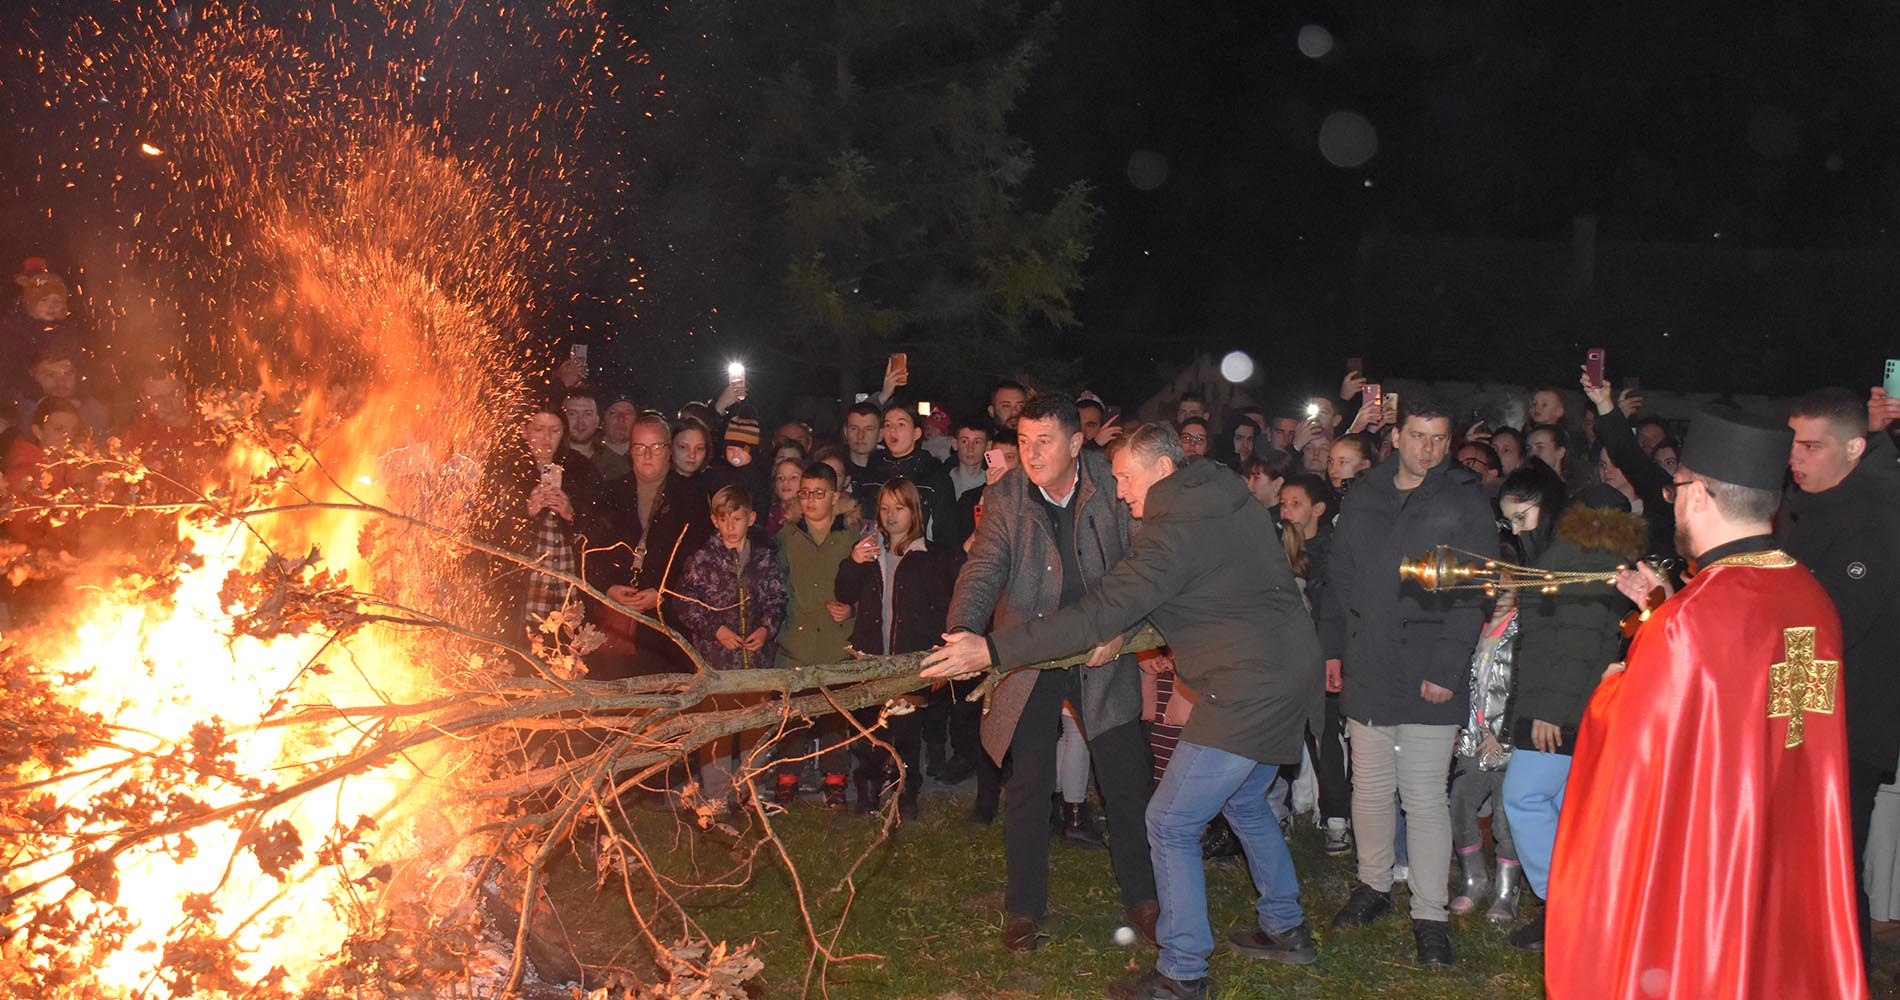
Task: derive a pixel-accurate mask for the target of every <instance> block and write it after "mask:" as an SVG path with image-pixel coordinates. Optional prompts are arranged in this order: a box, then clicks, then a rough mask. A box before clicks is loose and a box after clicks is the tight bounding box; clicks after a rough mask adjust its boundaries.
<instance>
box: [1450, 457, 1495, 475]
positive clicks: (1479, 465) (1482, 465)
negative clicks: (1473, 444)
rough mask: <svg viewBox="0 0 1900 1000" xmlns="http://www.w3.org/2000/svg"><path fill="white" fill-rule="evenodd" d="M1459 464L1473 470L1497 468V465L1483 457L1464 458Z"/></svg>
mask: <svg viewBox="0 0 1900 1000" xmlns="http://www.w3.org/2000/svg"><path fill="white" fill-rule="evenodd" d="M1458 464H1459V465H1462V466H1464V467H1465V468H1467V469H1470V470H1471V471H1473V472H1489V471H1490V470H1492V469H1495V468H1497V466H1495V465H1492V464H1491V463H1490V462H1487V461H1485V460H1484V459H1482V458H1462V459H1459V460H1458Z"/></svg>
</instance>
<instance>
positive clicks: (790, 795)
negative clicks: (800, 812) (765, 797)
mask: <svg viewBox="0 0 1900 1000" xmlns="http://www.w3.org/2000/svg"><path fill="white" fill-rule="evenodd" d="M772 801H774V802H776V803H778V804H779V805H781V806H787V807H789V806H790V805H791V804H792V803H794V802H797V801H798V774H797V772H794V771H780V772H779V774H778V784H777V785H776V786H775V787H773V789H772Z"/></svg>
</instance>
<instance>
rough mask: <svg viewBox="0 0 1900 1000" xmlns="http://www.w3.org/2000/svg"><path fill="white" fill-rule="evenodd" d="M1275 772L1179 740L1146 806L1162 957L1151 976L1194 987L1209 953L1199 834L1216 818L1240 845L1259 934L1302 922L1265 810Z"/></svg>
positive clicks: (1273, 823)
mask: <svg viewBox="0 0 1900 1000" xmlns="http://www.w3.org/2000/svg"><path fill="white" fill-rule="evenodd" d="M1278 771H1279V768H1277V767H1275V766H1274V765H1272V764H1262V763H1259V762H1258V761H1253V760H1249V759H1247V758H1245V757H1241V756H1238V755H1236V754H1231V753H1228V752H1227V751H1225V750H1216V749H1214V748H1213V747H1206V746H1201V745H1199V744H1196V743H1189V742H1187V741H1185V740H1183V741H1182V742H1181V743H1180V744H1179V745H1178V746H1176V747H1175V748H1174V757H1173V758H1172V759H1171V760H1169V761H1168V770H1167V773H1166V774H1164V775H1162V777H1161V785H1160V787H1158V788H1156V789H1155V792H1154V796H1153V798H1151V799H1149V801H1148V846H1149V849H1150V851H1151V853H1152V855H1153V859H1154V870H1155V891H1156V895H1157V896H1158V897H1159V898H1160V900H1161V920H1160V922H1159V923H1158V924H1157V925H1156V927H1155V937H1156V938H1157V939H1159V941H1160V944H1161V954H1160V956H1158V957H1157V958H1156V959H1155V968H1156V969H1159V970H1160V971H1161V973H1162V974H1163V975H1165V976H1168V977H1169V978H1171V979H1200V978H1201V977H1203V976H1205V975H1207V959H1208V956H1209V955H1212V954H1213V953H1214V933H1213V931H1212V929H1210V928H1209V926H1208V919H1207V877H1206V871H1205V870H1204V869H1203V868H1202V864H1201V831H1202V830H1203V829H1204V828H1206V826H1207V824H1208V822H1209V821H1210V820H1212V819H1213V818H1214V817H1215V816H1216V815H1225V816H1226V817H1227V824H1228V825H1229V826H1231V827H1233V828H1234V835H1235V836H1236V837H1238V838H1240V846H1241V848H1242V849H1243V850H1245V851H1246V852H1247V869H1248V871H1249V872H1251V873H1252V874H1253V884H1254V888H1255V889H1257V890H1259V892H1260V903H1259V922H1260V926H1261V928H1262V929H1264V930H1267V931H1270V932H1273V933H1276V934H1278V933H1283V932H1285V931H1289V930H1292V929H1293V928H1295V927H1298V926H1299V925H1300V924H1301V923H1302V922H1303V921H1304V920H1305V919H1306V916H1305V913H1304V912H1303V911H1301V909H1300V883H1299V877H1298V875H1296V874H1295V873H1294V871H1293V855H1292V854H1290V853H1288V851H1287V849H1286V838H1285V837H1283V836H1282V835H1281V834H1280V824H1279V822H1278V821H1277V820H1275V819H1274V818H1273V810H1272V808H1270V807H1269V806H1268V805H1267V786H1269V785H1271V784H1273V778H1274V775H1275V774H1276V773H1277V772H1278Z"/></svg>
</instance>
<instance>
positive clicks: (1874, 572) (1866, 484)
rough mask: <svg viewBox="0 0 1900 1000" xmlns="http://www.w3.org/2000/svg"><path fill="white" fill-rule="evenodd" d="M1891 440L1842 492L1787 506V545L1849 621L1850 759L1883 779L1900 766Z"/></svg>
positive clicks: (1801, 496)
mask: <svg viewBox="0 0 1900 1000" xmlns="http://www.w3.org/2000/svg"><path fill="white" fill-rule="evenodd" d="M1894 463H1895V451H1894V447H1893V444H1892V442H1891V441H1889V440H1888V438H1887V436H1886V435H1885V434H1872V435H1869V436H1868V439H1867V451H1866V454H1864V455H1862V456H1861V460H1860V464H1859V465H1857V466H1855V467H1854V471H1852V472H1850V473H1848V474H1847V478H1846V479H1843V480H1841V482H1840V485H1838V486H1836V487H1834V488H1833V489H1831V490H1826V491H1824V492H1821V493H1804V492H1801V491H1799V490H1795V491H1794V492H1792V493H1790V494H1789V495H1788V497H1787V501H1786V504H1785V505H1784V507H1783V517H1782V518H1781V530H1780V531H1779V532H1778V534H1779V536H1780V538H1779V541H1780V544H1781V546H1782V548H1783V549H1785V550H1786V551H1787V553H1788V554H1789V555H1791V556H1793V557H1795V559H1796V560H1798V561H1800V563H1801V564H1802V565H1803V566H1806V567H1807V568H1808V569H1809V570H1810V571H1812V572H1813V573H1814V576H1815V578H1816V579H1818V580H1820V581H1821V587H1822V589H1824V590H1826V591H1827V595H1828V596H1829V597H1831V598H1833V599H1834V607H1835V608H1836V609H1837V610H1839V611H1840V614H1841V633H1842V637H1843V639H1844V643H1843V647H1844V655H1843V657H1842V658H1843V660H1844V661H1845V662H1843V663H1842V664H1841V672H1842V680H1841V700H1842V701H1845V702H1846V703H1847V748H1848V753H1849V754H1850V755H1851V756H1852V757H1853V758H1854V759H1855V760H1858V761H1860V762H1862V763H1865V764H1869V765H1872V766H1874V767H1877V768H1879V769H1880V770H1882V771H1886V770H1890V769H1891V768H1893V766H1894V761H1895V758H1896V757H1900V466H1896V465H1895V464H1894Z"/></svg>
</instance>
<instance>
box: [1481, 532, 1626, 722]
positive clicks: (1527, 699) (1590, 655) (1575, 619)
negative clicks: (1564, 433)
mask: <svg viewBox="0 0 1900 1000" xmlns="http://www.w3.org/2000/svg"><path fill="white" fill-rule="evenodd" d="M1648 536H1649V526H1648V525H1647V524H1645V523H1644V520H1643V519H1642V518H1640V517H1637V516H1636V515H1635V514H1630V513H1627V512H1624V511H1620V510H1603V509H1600V508H1595V507H1583V506H1576V507H1572V508H1570V509H1569V510H1568V511H1566V512H1564V516H1563V519H1562V520H1561V521H1559V522H1558V528H1557V535H1556V539H1555V540H1554V541H1553V542H1552V543H1551V544H1550V546H1549V547H1548V548H1547V549H1545V550H1544V553H1543V555H1542V556H1540V557H1539V558H1538V559H1537V560H1536V563H1535V565H1536V566H1537V567H1538V568H1540V569H1549V570H1559V571H1576V572H1593V571H1602V572H1604V573H1608V572H1610V571H1613V570H1615V569H1616V567H1618V566H1620V565H1626V564H1629V563H1632V562H1634V561H1635V560H1636V559H1638V558H1640V557H1641V556H1642V554H1643V550H1644V549H1645V548H1646V543H1647V542H1648ZM1630 610H1631V605H1630V602H1629V599H1628V598H1626V597H1624V596H1623V595H1622V593H1620V592H1619V591H1618V590H1617V589H1616V588H1615V587H1614V586H1612V585H1610V584H1607V583H1587V584H1577V585H1570V586H1565V587H1563V588H1562V589H1560V590H1558V591H1557V592H1556V593H1554V594H1541V593H1538V592H1536V591H1535V590H1531V589H1525V590H1520V591H1518V592H1517V659H1516V661H1515V668H1516V690H1515V692H1514V693H1513V694H1512V696H1511V707H1510V711H1509V713H1508V715H1509V716H1510V719H1511V723H1510V732H1511V742H1513V743H1514V744H1516V745H1517V746H1520V747H1529V746H1530V745H1531V722H1532V721H1533V720H1541V721H1544V722H1548V723H1550V724H1551V725H1553V726H1556V727H1558V728H1559V729H1561V730H1562V731H1563V736H1564V738H1563V743H1562V746H1561V747H1560V749H1559V750H1558V752H1559V753H1562V754H1569V753H1570V752H1571V751H1572V750H1573V749H1575V743H1576V735H1577V724H1578V723H1580V722H1582V721H1583V710H1584V708H1585V706H1587V705H1589V703H1590V695H1591V694H1592V693H1593V692H1595V691H1596V687H1597V682H1598V681H1599V680H1601V679H1602V677H1603V670H1604V668H1605V667H1608V666H1609V665H1610V664H1611V663H1614V662H1615V661H1616V659H1617V654H1618V652H1619V650H1620V649H1621V648H1622V642H1623V637H1622V633H1621V631H1619V630H1618V628H1617V626H1618V624H1619V623H1620V622H1621V621H1622V618H1623V615H1624V614H1625V613H1626V612H1628V611H1630Z"/></svg>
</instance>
